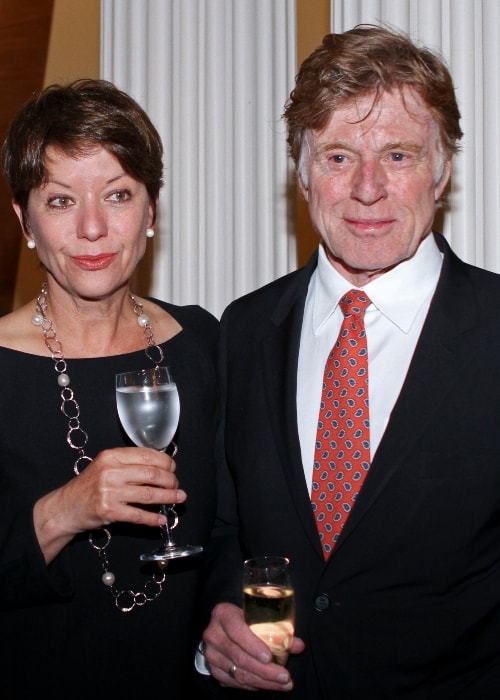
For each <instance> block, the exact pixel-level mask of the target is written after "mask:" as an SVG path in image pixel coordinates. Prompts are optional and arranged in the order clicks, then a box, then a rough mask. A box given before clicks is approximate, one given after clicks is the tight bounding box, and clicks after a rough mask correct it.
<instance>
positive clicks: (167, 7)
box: [101, 0, 296, 316]
mask: <svg viewBox="0 0 500 700" xmlns="http://www.w3.org/2000/svg"><path fill="white" fill-rule="evenodd" d="M101 32H102V37H101V46H102V58H101V74H102V77H103V78H106V79H108V80H111V81H113V82H114V83H115V84H117V85H118V87H120V88H121V89H123V90H125V91H126V92H128V93H129V94H131V95H132V96H133V97H135V98H136V99H137V100H138V102H139V103H140V104H141V105H142V106H143V107H144V108H145V109H146V111H147V112H148V114H149V115H150V117H151V119H152V121H153V122H154V123H155V125H156V126H157V128H158V129H159V131H160V133H161V135H162V139H163V142H164V148H165V185H164V188H163V191H162V195H161V202H160V219H159V224H158V226H157V231H158V235H157V236H156V237H155V239H153V240H154V250H153V253H152V254H151V253H150V254H149V256H148V257H147V258H146V260H145V261H144V268H143V270H142V273H141V275H140V276H139V277H138V285H139V287H141V288H137V287H136V290H137V292H138V293H141V294H144V293H148V294H150V295H152V296H157V297H159V298H162V299H166V300H169V301H173V302H175V303H180V304H187V303H199V304H201V305H202V306H205V307H206V308H208V309H209V310H210V311H212V312H213V313H214V314H215V315H217V316H219V315H220V313H221V311H222V310H223V308H224V307H225V306H226V304H227V303H229V301H231V300H232V299H233V298H235V297H237V296H240V295H241V294H244V293H246V292H248V291H251V290H252V289H255V288H256V287H258V286H261V285H262V284H264V283H266V282H268V281H270V280H272V279H274V278H276V277H278V276H280V275H282V274H285V273H286V272H288V271H290V270H292V269H294V268H295V267H296V253H295V239H294V235H293V226H292V227H290V219H291V218H292V219H293V201H294V200H293V197H290V189H291V184H293V182H294V180H293V174H292V167H291V163H290V161H289V159H288V156H287V150H286V142H285V128H284V124H283V123H282V121H281V119H280V117H281V114H282V112H283V107H284V103H285V100H286V98H287V97H288V94H289V92H290V90H291V88H292V86H293V80H294V76H295V72H296V65H295V54H296V50H295V44H296V42H295V2H294V0H102V30H101ZM292 223H293V222H292Z"/></svg>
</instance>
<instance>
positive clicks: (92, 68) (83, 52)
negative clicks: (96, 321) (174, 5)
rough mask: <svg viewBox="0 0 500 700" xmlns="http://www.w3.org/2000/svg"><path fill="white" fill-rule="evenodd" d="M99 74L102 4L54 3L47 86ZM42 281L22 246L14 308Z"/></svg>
mask: <svg viewBox="0 0 500 700" xmlns="http://www.w3.org/2000/svg"><path fill="white" fill-rule="evenodd" d="M35 1H36V0H35ZM99 74H100V0H55V2H54V10H53V15H52V24H51V30H50V39H49V49H48V54H47V64H46V67H45V78H44V85H49V84H51V83H57V82H67V81H68V80H74V79H75V78H98V77H99ZM43 280H44V274H43V271H42V269H41V268H40V265H39V264H38V258H37V257H36V252H35V251H32V250H28V249H27V248H26V246H24V245H23V246H22V248H21V253H20V257H19V266H18V274H17V281H16V289H15V293H14V304H13V305H14V307H18V306H22V305H23V304H25V303H27V302H28V301H30V300H31V299H33V298H34V297H36V296H37V294H38V293H39V291H40V287H41V285H42V282H43Z"/></svg>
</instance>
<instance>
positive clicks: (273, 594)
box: [243, 556, 295, 666]
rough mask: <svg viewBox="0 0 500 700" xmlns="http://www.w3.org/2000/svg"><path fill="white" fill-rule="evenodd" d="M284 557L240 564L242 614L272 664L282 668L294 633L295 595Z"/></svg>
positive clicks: (287, 560) (270, 557)
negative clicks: (269, 656) (270, 656)
mask: <svg viewBox="0 0 500 700" xmlns="http://www.w3.org/2000/svg"><path fill="white" fill-rule="evenodd" d="M289 564H290V561H289V559H288V558H287V557H273V556H263V557H254V558H253V559H247V560H246V561H245V562H244V564H243V613H244V617H245V622H246V623H247V625H248V626H249V627H250V629H251V630H252V632H253V633H254V634H256V635H257V637H260V639H262V641H263V642H265V643H266V644H267V646H268V647H269V650H270V651H271V653H272V655H273V661H274V663H277V664H280V666H285V664H286V662H287V661H288V656H289V654H290V647H291V646H292V641H293V635H294V633H295V594H294V590H293V587H292V584H291V581H290V573H289Z"/></svg>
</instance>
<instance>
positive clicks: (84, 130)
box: [1, 78, 163, 219]
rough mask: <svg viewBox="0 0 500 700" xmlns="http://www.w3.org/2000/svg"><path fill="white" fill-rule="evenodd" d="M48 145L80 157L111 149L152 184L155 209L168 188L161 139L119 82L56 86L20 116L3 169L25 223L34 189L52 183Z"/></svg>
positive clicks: (131, 171)
mask: <svg viewBox="0 0 500 700" xmlns="http://www.w3.org/2000/svg"><path fill="white" fill-rule="evenodd" d="M48 147H53V148H56V149H58V150H61V151H62V152H63V153H65V154H67V155H70V156H74V157H78V156H80V155H84V154H86V153H90V152H92V151H93V150H94V149H95V148H99V147H102V148H105V149H106V150H107V151H109V152H110V153H112V154H113V155H114V156H115V157H116V158H117V160H118V161H119V162H120V164H121V165H122V167H123V168H124V170H125V172H127V173H128V174H129V175H131V176H132V177H133V178H135V179H136V180H138V181H139V182H142V183H143V184H144V185H145V186H146V189H147V191H148V194H149V197H150V199H151V203H152V205H153V209H154V211H155V209H156V200H157V197H158V194H159V191H160V188H161V186H162V184H163V146H162V142H161V138H160V135H159V134H158V131H157V130H156V128H155V127H154V125H153V124H152V122H151V120H150V119H149V117H148V115H147V114H146V113H145V111H144V110H143V109H142V107H140V105H139V104H138V103H137V102H136V101H135V100H134V99H132V97H130V96H129V95H127V94H126V93H125V92H122V91H121V90H119V89H118V88H117V87H116V86H115V85H113V83H110V82H108V81H106V80H93V79H88V78H85V79H80V80H75V81H73V82H71V83H68V84H67V85H58V84H55V85H50V86H48V87H47V88H45V89H44V90H42V91H41V92H40V93H38V94H37V95H35V96H34V97H33V98H32V99H30V100H29V101H28V102H27V103H26V104H25V105H24V106H23V107H22V108H21V109H20V110H19V112H18V113H17V114H16V116H15V117H14V119H13V121H12V122H11V124H10V126H9V129H8V132H7V136H6V138H5V141H4V143H3V146H2V154H1V156H2V168H3V171H4V174H5V176H6V179H7V182H8V183H9V186H10V189H11V191H12V195H13V198H14V200H15V201H16V202H17V203H18V204H19V205H20V206H21V210H22V212H23V218H24V219H25V218H26V208H27V205H28V199H29V194H30V192H31V190H32V189H33V188H37V187H40V186H41V185H43V184H44V183H45V182H46V179H47V170H46V163H45V155H46V151H47V148H48Z"/></svg>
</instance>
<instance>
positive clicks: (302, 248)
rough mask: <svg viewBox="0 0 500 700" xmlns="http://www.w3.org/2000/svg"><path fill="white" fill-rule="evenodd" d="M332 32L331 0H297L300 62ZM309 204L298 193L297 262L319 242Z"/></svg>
mask: <svg viewBox="0 0 500 700" xmlns="http://www.w3.org/2000/svg"><path fill="white" fill-rule="evenodd" d="M329 31H330V0H297V61H298V64H299V65H300V64H301V63H302V61H303V60H304V58H306V57H307V56H308V55H309V54H310V53H311V51H313V50H314V49H315V48H316V47H317V46H319V45H320V44H321V40H322V38H323V37H324V35H325V34H328V32H329ZM318 240H319V239H318V235H317V234H316V232H315V231H314V230H313V228H312V226H311V223H310V221H309V214H308V212H307V205H306V202H305V201H304V199H303V197H302V195H301V194H300V192H297V264H298V266H300V265H304V264H305V263H306V262H307V260H308V258H309V256H310V255H311V253H312V252H313V250H315V249H316V247H317V245H318Z"/></svg>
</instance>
